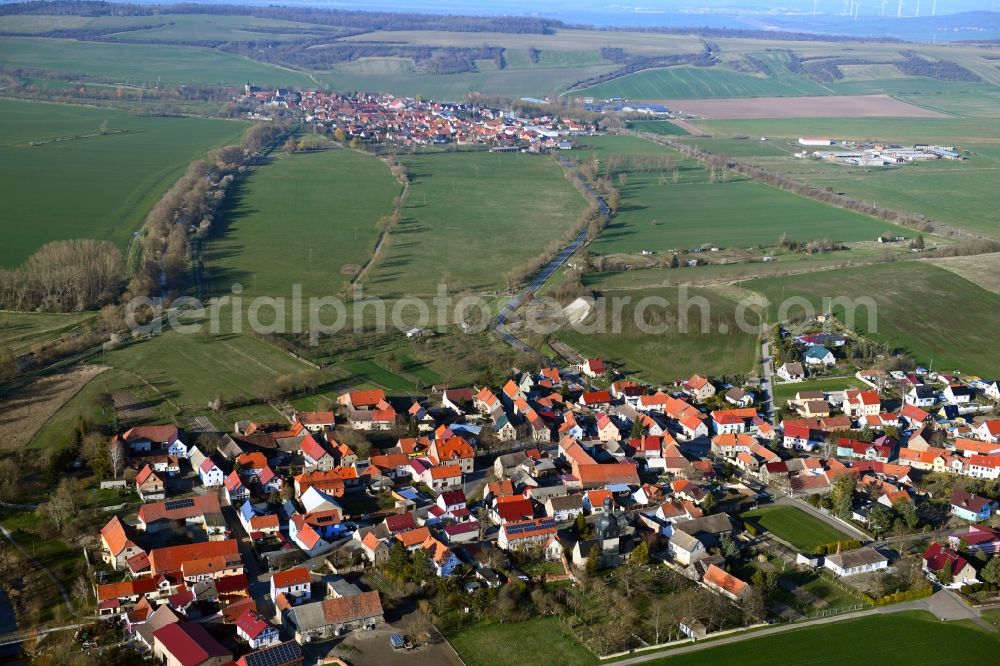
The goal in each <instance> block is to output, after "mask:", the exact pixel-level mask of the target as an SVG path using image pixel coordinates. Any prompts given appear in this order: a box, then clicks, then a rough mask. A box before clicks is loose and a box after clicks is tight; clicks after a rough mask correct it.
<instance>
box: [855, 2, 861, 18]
mask: <svg viewBox="0 0 1000 666" xmlns="http://www.w3.org/2000/svg"><path fill="white" fill-rule="evenodd" d="M860 11H861V3H860V2H855V3H854V20H855V21H857V20H858V12H860Z"/></svg>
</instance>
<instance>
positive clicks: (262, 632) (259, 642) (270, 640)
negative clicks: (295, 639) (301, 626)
mask: <svg viewBox="0 0 1000 666" xmlns="http://www.w3.org/2000/svg"><path fill="white" fill-rule="evenodd" d="M236 635H237V636H239V637H240V638H242V639H243V640H244V641H246V642H247V643H248V644H249V645H250V647H252V648H253V649H254V650H257V649H259V648H262V647H264V646H267V645H274V644H275V643H279V642H280V641H281V639H280V638H279V636H278V628H277V627H276V626H274V625H273V624H271V623H270V622H268V621H267V620H265V619H264V618H263V617H261V615H260V614H259V613H257V611H255V610H254V609H252V608H248V609H246V610H245V611H243V614H242V615H240V616H239V617H238V618H236Z"/></svg>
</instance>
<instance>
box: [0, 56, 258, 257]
mask: <svg viewBox="0 0 1000 666" xmlns="http://www.w3.org/2000/svg"><path fill="white" fill-rule="evenodd" d="M0 41H2V40H0ZM104 122H107V126H108V131H109V133H108V134H107V135H104V136H102V135H101V134H100V132H99V130H100V127H101V124H102V123H104ZM244 129H246V124H245V123H242V122H234V121H228V120H207V119H201V118H152V117H141V116H136V115H133V114H131V113H128V112H124V111H115V110H109V109H95V108H88V107H79V106H66V105H61V104H43V103H34V102H19V101H13V100H0V181H2V182H3V183H4V187H3V189H2V191H0V206H2V208H3V211H4V217H5V219H6V220H8V224H6V225H4V232H5V236H4V242H3V243H2V244H0V265H7V266H10V265H15V264H18V263H20V262H21V261H23V260H24V259H25V258H27V257H28V255H30V254H31V253H32V252H34V251H35V250H37V249H38V248H39V247H41V246H42V245H44V244H45V243H47V242H49V241H53V240H59V239H66V238H97V239H106V240H111V241H113V242H115V243H116V244H117V245H119V246H121V247H123V248H124V247H125V245H126V244H127V243H128V239H129V236H130V234H131V233H132V232H133V231H134V230H135V229H137V228H138V227H139V225H140V224H141V222H142V219H143V218H144V217H145V215H146V213H147V211H148V210H149V209H150V208H151V207H152V206H153V204H155V203H156V201H157V200H158V199H159V197H160V196H161V195H162V194H163V192H164V191H165V190H166V189H167V188H168V187H169V186H170V185H171V184H173V182H174V180H176V178H178V177H179V176H180V175H181V174H182V173H183V171H184V169H185V168H186V167H187V165H188V163H189V162H190V161H191V160H193V159H195V158H197V157H199V156H201V155H203V154H204V153H205V152H206V151H208V150H209V149H210V148H213V147H216V146H220V145H225V144H228V143H236V142H238V141H239V139H240V136H241V135H242V133H243V131H244ZM119 130H127V133H123V134H119V133H117V132H118V131H119ZM76 136H81V137H85V138H79V139H74V138H73V137H76ZM64 138H65V139H69V140H60V141H55V140H56V139H64ZM32 142H36V143H41V144H42V145H31V143H32Z"/></svg>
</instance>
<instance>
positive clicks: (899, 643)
mask: <svg viewBox="0 0 1000 666" xmlns="http://www.w3.org/2000/svg"><path fill="white" fill-rule="evenodd" d="M886 636H891V637H892V641H891V642H892V646H891V649H887V648H886V643H885V637H886ZM818 645H821V646H822V649H817V646H818ZM998 650H1000V642H998V641H997V639H996V637H995V636H994V635H990V634H988V633H986V632H985V631H982V630H980V629H978V628H975V627H974V626H973V625H971V624H966V623H961V624H960V623H956V622H950V623H945V622H939V621H938V619H937V618H936V617H934V616H933V615H931V614H930V613H926V612H905V613H892V614H879V615H875V616H869V617H864V618H859V619H855V620H844V621H842V622H834V623H832V624H823V625H822V626H813V627H803V628H801V629H795V630H792V631H787V632H782V633H780V634H777V635H773V636H761V637H759V638H749V639H747V640H745V641H739V642H733V643H731V644H729V645H719V646H715V647H708V648H705V649H703V650H697V651H693V652H690V653H688V654H679V655H676V656H668V657H663V658H662V659H657V660H655V661H651V662H648V663H649V664H650V665H651V666H689V665H690V666H700V665H701V664H736V663H738V664H743V665H748V666H770V664H776V663H789V662H795V663H801V664H810V665H814V666H823V665H824V664H828V665H830V666H835V665H836V664H843V663H846V662H859V661H864V660H868V659H877V660H878V661H879V662H880V663H884V664H886V665H888V666H904V665H905V666H912V665H913V664H956V665H960V664H969V663H975V662H977V661H987V662H988V661H990V660H991V659H992V658H993V657H991V656H990V655H996V654H997V651H998Z"/></svg>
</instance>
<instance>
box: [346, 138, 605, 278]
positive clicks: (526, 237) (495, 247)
mask: <svg viewBox="0 0 1000 666" xmlns="http://www.w3.org/2000/svg"><path fill="white" fill-rule="evenodd" d="M401 162H402V163H403V164H404V165H405V166H406V169H407V171H408V173H409V176H410V190H409V195H408V198H407V201H406V205H405V206H404V209H403V211H402V219H401V221H400V223H399V226H398V227H397V228H396V229H394V230H393V231H392V232H391V233H390V234H389V244H388V246H387V248H386V252H385V255H384V257H383V258H382V259H381V260H380V261H379V262H378V263H376V264H375V267H374V269H373V270H372V271H371V273H370V275H369V277H368V278H367V279H366V281H365V282H366V287H367V288H368V289H369V291H371V292H375V293H377V294H380V295H383V296H396V295H402V294H413V295H427V294H434V293H436V289H437V285H438V284H439V282H440V281H441V279H442V278H443V277H447V278H449V279H450V284H451V288H452V289H453V290H454V289H465V288H468V289H487V290H490V289H497V288H499V287H501V286H502V285H503V274H504V273H506V272H507V271H509V270H511V268H513V267H516V266H518V265H521V264H524V263H526V262H527V261H529V260H530V259H532V258H533V257H536V256H538V255H539V254H541V252H542V250H543V249H544V247H545V246H546V245H547V244H549V243H550V242H551V241H553V240H555V239H559V238H562V237H563V236H564V235H565V234H566V232H567V230H568V229H569V228H570V227H572V225H573V224H574V223H575V222H576V221H577V220H578V219H579V216H580V214H581V212H582V211H583V210H584V208H585V207H586V201H585V200H584V198H583V197H582V196H581V195H580V194H579V193H578V192H577V191H576V190H575V189H574V188H573V186H572V185H570V184H569V183H568V182H567V181H566V178H565V177H564V175H563V171H562V169H560V168H559V166H558V165H557V164H556V163H555V161H553V160H552V159H551V158H549V157H544V156H537V155H522V154H513V155H510V154H506V155H496V154H490V153H485V152H467V153H437V154H427V155H419V156H412V157H405V158H402V159H401Z"/></svg>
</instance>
